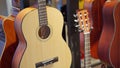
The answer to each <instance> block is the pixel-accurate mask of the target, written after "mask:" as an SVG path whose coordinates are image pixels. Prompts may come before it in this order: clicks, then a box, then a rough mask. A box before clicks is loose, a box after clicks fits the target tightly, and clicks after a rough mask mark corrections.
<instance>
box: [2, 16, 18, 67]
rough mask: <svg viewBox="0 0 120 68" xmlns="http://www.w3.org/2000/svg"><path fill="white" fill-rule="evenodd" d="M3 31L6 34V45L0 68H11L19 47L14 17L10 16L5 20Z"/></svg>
mask: <svg viewBox="0 0 120 68" xmlns="http://www.w3.org/2000/svg"><path fill="white" fill-rule="evenodd" d="M3 29H4V33H5V44H4V49H3V54H2V57H1V60H0V68H11V63H12V58H13V55H14V52H15V50H16V47H17V45H18V39H17V36H16V33H15V29H14V17H12V16H10V17H7V18H5V19H4V20H3ZM8 57H9V58H8Z"/></svg>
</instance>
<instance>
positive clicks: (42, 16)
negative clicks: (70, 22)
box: [38, 0, 48, 26]
mask: <svg viewBox="0 0 120 68" xmlns="http://www.w3.org/2000/svg"><path fill="white" fill-rule="evenodd" d="M38 14H39V25H40V26H42V25H47V24H48V23H47V22H48V20H47V12H46V0H38Z"/></svg>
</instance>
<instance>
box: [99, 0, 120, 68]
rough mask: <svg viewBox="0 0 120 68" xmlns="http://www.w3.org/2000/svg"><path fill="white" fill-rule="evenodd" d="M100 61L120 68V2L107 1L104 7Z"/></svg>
mask: <svg viewBox="0 0 120 68" xmlns="http://www.w3.org/2000/svg"><path fill="white" fill-rule="evenodd" d="M98 55H99V58H100V60H102V61H103V62H104V63H106V64H108V65H111V66H112V67H113V68H120V1H119V0H107V1H106V2H105V4H104V7H103V30H102V34H101V37H100V42H99V46H98Z"/></svg>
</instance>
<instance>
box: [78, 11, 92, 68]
mask: <svg viewBox="0 0 120 68" xmlns="http://www.w3.org/2000/svg"><path fill="white" fill-rule="evenodd" d="M77 17H78V21H79V23H78V24H79V29H80V32H83V33H84V38H85V42H84V68H91V54H90V31H91V23H90V21H89V17H88V12H87V10H80V11H78V12H77Z"/></svg>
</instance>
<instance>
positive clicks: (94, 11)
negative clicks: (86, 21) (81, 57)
mask: <svg viewBox="0 0 120 68" xmlns="http://www.w3.org/2000/svg"><path fill="white" fill-rule="evenodd" d="M104 2H105V0H85V3H84V8H85V9H87V10H88V12H89V18H90V22H91V24H92V26H93V29H92V31H91V34H90V45H91V56H92V57H93V58H99V57H98V43H99V39H100V36H101V32H102V27H103V20H102V17H103V16H102V8H103V4H104Z"/></svg>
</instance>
